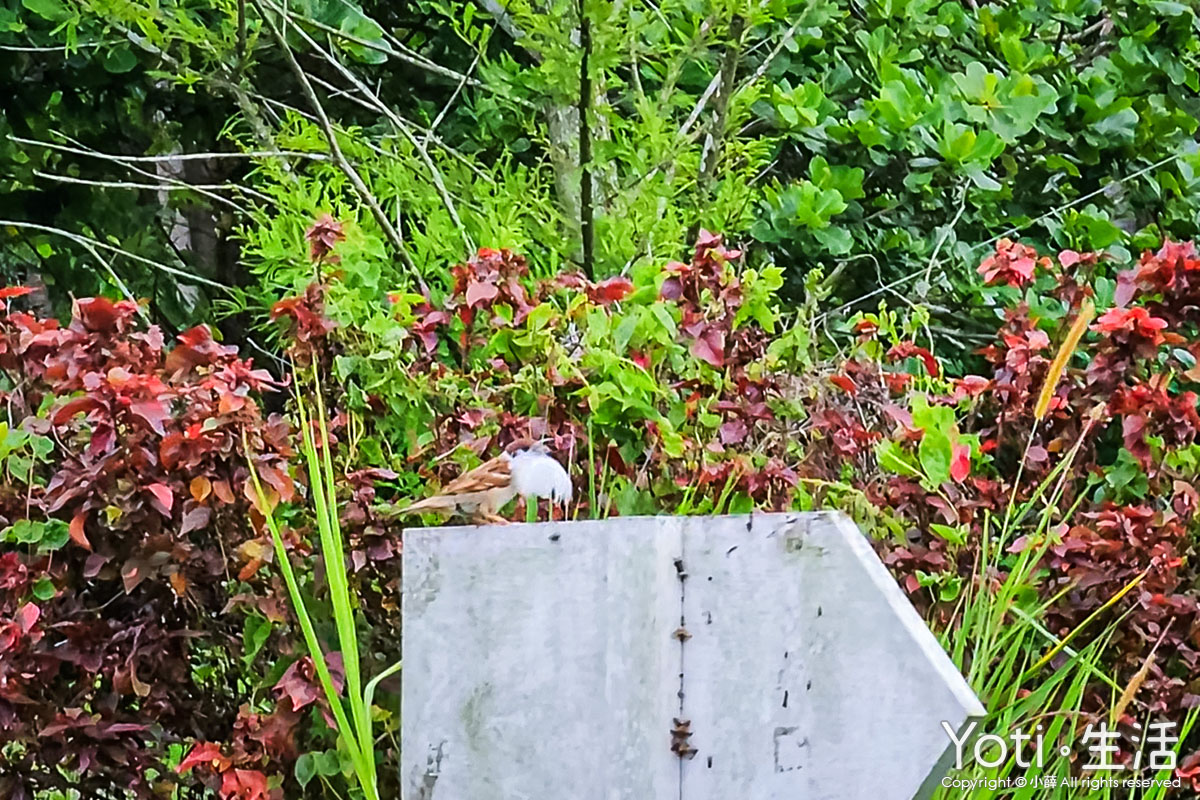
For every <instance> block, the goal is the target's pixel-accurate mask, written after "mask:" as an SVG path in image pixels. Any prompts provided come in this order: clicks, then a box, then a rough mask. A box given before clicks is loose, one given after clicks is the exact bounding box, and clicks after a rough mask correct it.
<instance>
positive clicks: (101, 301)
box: [75, 297, 133, 333]
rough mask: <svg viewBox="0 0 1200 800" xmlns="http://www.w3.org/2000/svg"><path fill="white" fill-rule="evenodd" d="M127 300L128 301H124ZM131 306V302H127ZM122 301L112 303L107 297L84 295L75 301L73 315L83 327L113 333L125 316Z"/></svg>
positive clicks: (98, 331)
mask: <svg viewBox="0 0 1200 800" xmlns="http://www.w3.org/2000/svg"><path fill="white" fill-rule="evenodd" d="M125 302H128V301H125ZM129 305H130V306H132V305H133V304H132V303H129ZM122 306H124V303H114V302H113V301H112V300H109V299H108V298H107V297H85V298H84V299H82V300H76V301H75V315H76V317H77V318H78V319H79V321H80V322H81V323H83V327H84V328H85V329H87V330H89V331H94V332H96V333H114V332H116V330H117V327H118V325H119V324H120V322H121V319H122V317H123V316H126V315H125V314H124V313H123V312H124V311H125V309H124V308H122Z"/></svg>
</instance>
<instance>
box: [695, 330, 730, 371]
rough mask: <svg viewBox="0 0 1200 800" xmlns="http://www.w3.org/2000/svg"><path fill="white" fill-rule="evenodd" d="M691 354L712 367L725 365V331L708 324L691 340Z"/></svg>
mask: <svg viewBox="0 0 1200 800" xmlns="http://www.w3.org/2000/svg"><path fill="white" fill-rule="evenodd" d="M692 355H694V356H695V357H696V358H698V359H700V360H701V361H703V362H705V363H707V364H711V365H712V366H714V367H718V368H720V367H723V366H725V332H724V331H722V330H721V329H720V328H717V327H714V326H711V325H710V326H709V327H708V328H706V329H705V330H704V331H703V332H702V333H701V334H700V335H699V336H697V337H696V341H694V342H692Z"/></svg>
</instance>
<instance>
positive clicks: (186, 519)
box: [179, 504, 212, 535]
mask: <svg viewBox="0 0 1200 800" xmlns="http://www.w3.org/2000/svg"><path fill="white" fill-rule="evenodd" d="M211 518H212V510H211V509H210V508H209V507H208V506H202V505H199V504H193V506H192V507H191V508H188V509H186V510H185V511H184V513H183V525H182V526H181V527H180V528H179V533H180V535H183V534H185V533H191V532H192V531H196V530H200V529H201V528H203V527H205V526H206V525H208V521H209V519H211Z"/></svg>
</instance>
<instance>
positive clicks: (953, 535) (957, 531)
mask: <svg viewBox="0 0 1200 800" xmlns="http://www.w3.org/2000/svg"><path fill="white" fill-rule="evenodd" d="M929 529H930V530H931V531H933V532H934V533H936V534H937V535H938V536H940V537H942V538H943V539H945V540H946V541H947V542H950V543H951V544H966V541H967V537H966V532H965V531H964V530H963V529H962V528H959V527H954V526H952V525H941V524H939V523H936V522H931V523H929Z"/></svg>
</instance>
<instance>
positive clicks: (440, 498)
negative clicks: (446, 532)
mask: <svg viewBox="0 0 1200 800" xmlns="http://www.w3.org/2000/svg"><path fill="white" fill-rule="evenodd" d="M511 479H512V472H511V469H510V467H509V457H508V456H507V455H499V456H496V457H495V458H493V459H492V460H490V461H485V462H483V463H482V464H480V465H479V466H478V467H476V468H475V469H472V470H467V471H466V472H464V473H463V474H462V475H459V476H458V477H457V478H455V479H454V480H452V481H450V482H449V483H447V484H446V485H445V486H444V487H442V490H441V491H440V492H438V493H437V494H435V495H432V496H430V497H427V498H425V499H424V500H418V501H417V502H415V503H413V504H412V505H410V506H408V507H406V508H405V509H403V510H402V511H401V512H400V513H402V514H415V513H418V512H422V511H443V512H444V511H453V510H454V509H455V507H456V506H457V503H456V502H455V501H456V500H457V499H458V498H463V499H466V498H468V497H473V496H478V495H479V494H480V493H482V492H486V491H488V490H491V489H499V488H502V487H505V486H508V485H510V483H511Z"/></svg>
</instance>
